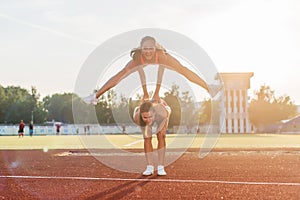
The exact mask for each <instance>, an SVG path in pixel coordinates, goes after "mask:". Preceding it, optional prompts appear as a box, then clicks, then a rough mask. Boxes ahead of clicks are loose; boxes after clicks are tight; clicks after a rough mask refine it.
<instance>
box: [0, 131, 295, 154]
mask: <svg viewBox="0 0 300 200" xmlns="http://www.w3.org/2000/svg"><path fill="white" fill-rule="evenodd" d="M156 143H157V141H156V138H155V137H153V145H154V146H156ZM203 144H205V145H206V146H205V147H207V145H208V146H209V147H211V146H213V147H214V148H246V149H247V148H249V149H255V148H300V135H298V134H297V135H296V134H293V135H292V134H290V135H283V134H282V135H279V134H226V135H220V136H218V135H210V137H206V136H205V135H167V148H187V147H188V148H202V147H203V146H202V145H203ZM111 148H118V149H142V148H143V139H142V138H141V136H140V135H90V136H73V135H72V136H65V135H60V136H33V137H29V136H24V138H18V136H0V149H1V150H12V149H18V150H22V149H24V150H27V149H41V150H43V151H48V150H50V149H111Z"/></svg>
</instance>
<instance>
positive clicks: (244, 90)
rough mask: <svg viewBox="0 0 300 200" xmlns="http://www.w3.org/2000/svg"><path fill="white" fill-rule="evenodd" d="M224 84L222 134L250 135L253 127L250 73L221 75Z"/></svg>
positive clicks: (251, 74)
mask: <svg viewBox="0 0 300 200" xmlns="http://www.w3.org/2000/svg"><path fill="white" fill-rule="evenodd" d="M219 75H220V78H221V79H222V81H223V83H224V93H223V94H222V97H221V108H222V109H221V110H222V112H223V113H221V116H223V118H224V117H225V119H223V120H220V123H222V125H221V126H220V127H221V132H222V133H250V132H251V131H252V130H251V125H250V122H249V118H248V89H249V88H250V78H251V77H252V76H253V72H250V73H220V74H219Z"/></svg>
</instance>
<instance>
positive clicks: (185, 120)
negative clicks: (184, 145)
mask: <svg viewBox="0 0 300 200" xmlns="http://www.w3.org/2000/svg"><path fill="white" fill-rule="evenodd" d="M180 100H181V110H182V111H181V123H182V124H184V125H186V126H187V127H188V128H189V129H190V128H192V127H193V126H198V125H199V120H198V116H199V110H197V109H196V108H195V102H194V101H193V98H192V97H191V96H190V95H189V91H185V92H182V97H181V98H180Z"/></svg>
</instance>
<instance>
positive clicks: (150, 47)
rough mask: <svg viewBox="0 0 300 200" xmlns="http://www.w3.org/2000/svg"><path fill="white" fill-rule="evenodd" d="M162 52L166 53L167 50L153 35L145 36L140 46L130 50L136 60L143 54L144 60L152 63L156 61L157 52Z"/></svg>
mask: <svg viewBox="0 0 300 200" xmlns="http://www.w3.org/2000/svg"><path fill="white" fill-rule="evenodd" d="M161 52H162V53H163V54H165V53H166V50H165V49H164V48H163V47H162V46H161V45H160V44H159V43H157V42H156V40H155V38H154V37H151V36H145V37H143V38H142V39H141V42H140V46H139V47H138V48H135V49H133V50H132V51H131V52H130V56H132V57H133V59H135V60H136V59H138V60H140V57H141V56H143V60H145V61H147V62H148V63H151V62H154V57H155V55H156V53H161Z"/></svg>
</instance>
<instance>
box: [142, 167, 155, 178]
mask: <svg viewBox="0 0 300 200" xmlns="http://www.w3.org/2000/svg"><path fill="white" fill-rule="evenodd" d="M153 173H154V167H153V165H147V168H146V170H145V171H144V172H143V175H144V176H150V175H152V174H153Z"/></svg>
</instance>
